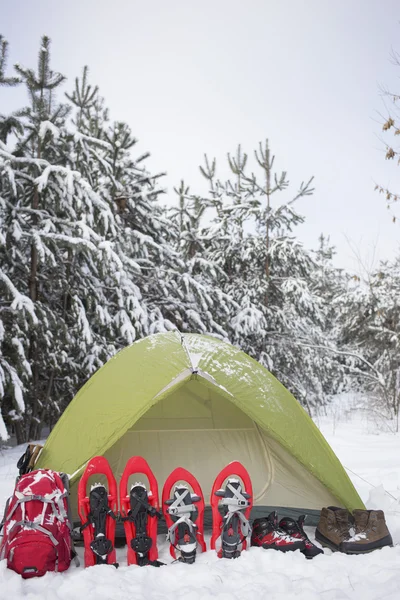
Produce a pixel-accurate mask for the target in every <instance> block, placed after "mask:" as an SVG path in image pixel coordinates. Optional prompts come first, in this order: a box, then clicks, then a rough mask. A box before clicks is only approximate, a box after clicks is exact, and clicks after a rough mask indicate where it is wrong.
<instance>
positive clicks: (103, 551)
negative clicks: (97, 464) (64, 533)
mask: <svg viewBox="0 0 400 600" xmlns="http://www.w3.org/2000/svg"><path fill="white" fill-rule="evenodd" d="M89 506H90V513H89V514H88V520H87V521H86V523H85V524H84V525H82V527H81V531H83V530H84V529H85V527H87V526H88V525H93V527H94V540H92V541H91V542H90V548H91V550H92V552H93V553H94V554H95V555H96V564H97V565H106V564H107V556H108V555H109V554H110V552H112V550H113V544H112V541H111V540H108V539H107V537H106V519H107V515H108V516H110V517H111V518H112V519H116V518H117V517H116V516H115V514H114V513H113V511H112V510H111V508H110V507H109V506H108V494H107V490H106V488H105V487H104V485H96V486H93V487H92V489H91V490H90V494H89Z"/></svg>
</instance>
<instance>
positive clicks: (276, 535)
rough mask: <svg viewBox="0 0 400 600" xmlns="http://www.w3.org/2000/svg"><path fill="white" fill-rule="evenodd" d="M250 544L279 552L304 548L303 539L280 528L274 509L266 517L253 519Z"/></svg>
mask: <svg viewBox="0 0 400 600" xmlns="http://www.w3.org/2000/svg"><path fill="white" fill-rule="evenodd" d="M251 545H252V546H260V547H261V548H264V549H265V550H269V549H271V550H280V551H281V552H289V551H294V550H301V551H303V550H304V549H305V543H304V540H303V539H301V538H299V537H297V536H294V535H291V534H289V533H288V532H287V531H285V530H284V529H281V527H280V525H278V513H277V512H276V511H273V512H272V513H270V514H269V515H268V516H267V517H261V518H260V519H255V520H254V522H253V533H252V536H251Z"/></svg>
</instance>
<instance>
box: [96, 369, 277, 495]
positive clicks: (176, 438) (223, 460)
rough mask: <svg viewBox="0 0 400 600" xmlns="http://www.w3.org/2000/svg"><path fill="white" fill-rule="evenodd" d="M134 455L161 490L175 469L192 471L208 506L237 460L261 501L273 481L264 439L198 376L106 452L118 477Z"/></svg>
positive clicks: (239, 412) (220, 395) (152, 408)
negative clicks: (221, 474) (220, 480)
mask: <svg viewBox="0 0 400 600" xmlns="http://www.w3.org/2000/svg"><path fill="white" fill-rule="evenodd" d="M134 455H141V456H144V457H145V458H146V460H147V461H148V463H149V465H150V466H151V468H152V470H153V471H154V474H155V476H156V477H157V480H158V482H159V486H160V488H161V487H162V485H163V483H164V481H165V480H166V478H167V477H168V475H169V474H170V473H171V471H172V470H173V469H174V468H175V467H178V466H181V467H184V468H185V469H187V470H188V471H190V472H192V473H193V475H194V476H195V477H196V478H197V479H198V480H199V482H200V485H201V487H202V489H203V492H204V497H205V501H206V503H208V502H209V494H210V491H211V488H212V485H213V482H214V479H215V477H216V475H217V474H218V473H219V471H220V470H221V469H222V468H223V467H225V466H226V465H227V463H229V462H231V461H233V460H239V461H240V462H242V463H243V464H244V465H245V466H246V468H247V469H248V470H249V472H250V475H251V477H252V481H253V486H254V495H255V500H256V501H257V498H261V497H263V496H264V495H265V493H266V491H267V489H268V486H269V484H270V482H271V481H272V473H273V465H272V462H271V459H270V454H269V450H268V445H267V443H266V440H265V436H264V435H263V434H262V433H261V431H260V430H259V428H258V427H257V425H256V424H255V423H254V421H252V420H251V419H250V418H249V417H248V416H247V415H246V414H245V413H244V412H243V411H241V410H240V409H239V408H238V407H237V406H236V405H235V404H233V403H232V402H230V401H229V400H228V399H227V398H226V397H225V396H224V395H223V394H222V393H221V391H220V389H219V388H218V387H217V386H215V385H212V384H210V382H208V381H206V380H204V379H203V378H202V377H199V376H193V377H191V378H189V379H187V380H186V381H185V382H184V383H183V384H181V385H179V386H177V387H175V388H172V389H171V393H170V394H169V395H168V396H166V397H163V399H161V400H160V401H159V402H157V403H156V404H155V405H153V406H152V407H151V408H150V409H149V410H148V411H147V412H146V413H145V414H144V415H143V416H142V417H141V418H140V419H139V420H138V421H137V422H136V423H135V424H134V425H133V426H132V427H131V428H130V429H129V430H128V431H127V432H126V433H125V434H124V435H123V436H122V437H121V439H120V440H119V441H118V442H117V443H116V444H115V445H114V446H113V447H112V448H110V449H109V450H107V452H106V453H105V456H106V458H107V459H108V460H109V462H110V465H111V468H112V469H113V472H114V474H115V475H116V477H117V478H118V479H119V478H120V477H121V475H122V471H123V469H124V467H125V464H126V462H127V460H128V458H129V457H130V456H134Z"/></svg>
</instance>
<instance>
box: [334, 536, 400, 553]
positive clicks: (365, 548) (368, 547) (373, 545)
mask: <svg viewBox="0 0 400 600" xmlns="http://www.w3.org/2000/svg"><path fill="white" fill-rule="evenodd" d="M353 543H354V547H353V548H346V544H352V542H343V545H342V544H341V549H340V550H341V552H344V554H369V552H373V551H374V550H380V549H381V548H384V547H385V546H389V547H391V548H392V547H393V540H392V536H391V535H390V534H389V535H386V536H385V537H384V538H381V539H380V540H377V541H376V542H370V543H367V544H356V543H355V542H353Z"/></svg>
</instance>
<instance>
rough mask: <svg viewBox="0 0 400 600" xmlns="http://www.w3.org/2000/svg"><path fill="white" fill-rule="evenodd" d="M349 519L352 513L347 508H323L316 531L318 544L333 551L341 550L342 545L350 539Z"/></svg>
mask: <svg viewBox="0 0 400 600" xmlns="http://www.w3.org/2000/svg"><path fill="white" fill-rule="evenodd" d="M349 517H350V513H349V512H348V511H347V510H346V509H345V508H338V507H337V506H328V508H323V509H322V510H321V516H320V518H319V523H318V526H317V529H316V530H315V539H316V540H317V542H319V543H320V544H321V546H326V547H327V548H330V549H331V550H333V551H336V550H341V549H342V548H341V545H342V543H343V542H345V541H346V540H348V539H349V537H350V522H349Z"/></svg>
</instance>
